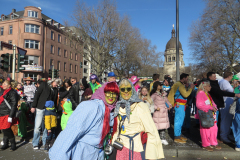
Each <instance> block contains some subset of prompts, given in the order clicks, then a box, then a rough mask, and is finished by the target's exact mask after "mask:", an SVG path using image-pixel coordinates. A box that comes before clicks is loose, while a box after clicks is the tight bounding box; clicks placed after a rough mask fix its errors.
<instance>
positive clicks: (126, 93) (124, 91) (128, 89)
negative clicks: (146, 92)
mask: <svg viewBox="0 0 240 160" xmlns="http://www.w3.org/2000/svg"><path fill="white" fill-rule="evenodd" d="M120 94H121V97H122V98H123V99H125V100H128V99H130V98H131V96H132V86H131V84H130V83H128V84H127V85H125V84H122V85H121V86H120Z"/></svg>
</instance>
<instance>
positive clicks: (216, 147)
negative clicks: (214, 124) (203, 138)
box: [210, 146, 222, 150]
mask: <svg viewBox="0 0 240 160" xmlns="http://www.w3.org/2000/svg"><path fill="white" fill-rule="evenodd" d="M210 147H211V148H215V149H217V150H219V149H222V147H220V146H210Z"/></svg>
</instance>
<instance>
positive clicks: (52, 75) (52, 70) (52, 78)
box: [52, 66, 54, 80]
mask: <svg viewBox="0 0 240 160" xmlns="http://www.w3.org/2000/svg"><path fill="white" fill-rule="evenodd" d="M53 78H54V66H53V67H52V80H53Z"/></svg>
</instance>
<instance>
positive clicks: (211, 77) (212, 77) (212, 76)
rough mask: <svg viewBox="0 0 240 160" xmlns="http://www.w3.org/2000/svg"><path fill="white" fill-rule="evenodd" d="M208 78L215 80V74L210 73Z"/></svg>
mask: <svg viewBox="0 0 240 160" xmlns="http://www.w3.org/2000/svg"><path fill="white" fill-rule="evenodd" d="M209 79H210V80H212V81H215V80H217V77H216V74H212V75H211V76H209Z"/></svg>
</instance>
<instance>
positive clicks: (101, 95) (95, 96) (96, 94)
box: [91, 82, 118, 112]
mask: <svg viewBox="0 0 240 160" xmlns="http://www.w3.org/2000/svg"><path fill="white" fill-rule="evenodd" d="M108 83H116V82H107V83H105V84H103V85H102V87H100V88H98V89H97V90H96V91H95V92H94V93H93V95H92V97H91V99H100V100H102V101H103V102H104V104H105V105H106V106H107V107H108V108H109V110H110V112H111V111H112V110H113V109H114V108H115V106H116V103H117V99H118V96H117V97H116V101H115V102H114V103H113V104H108V103H107V101H106V98H105V93H104V88H105V87H106V85H107V84H108Z"/></svg>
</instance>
